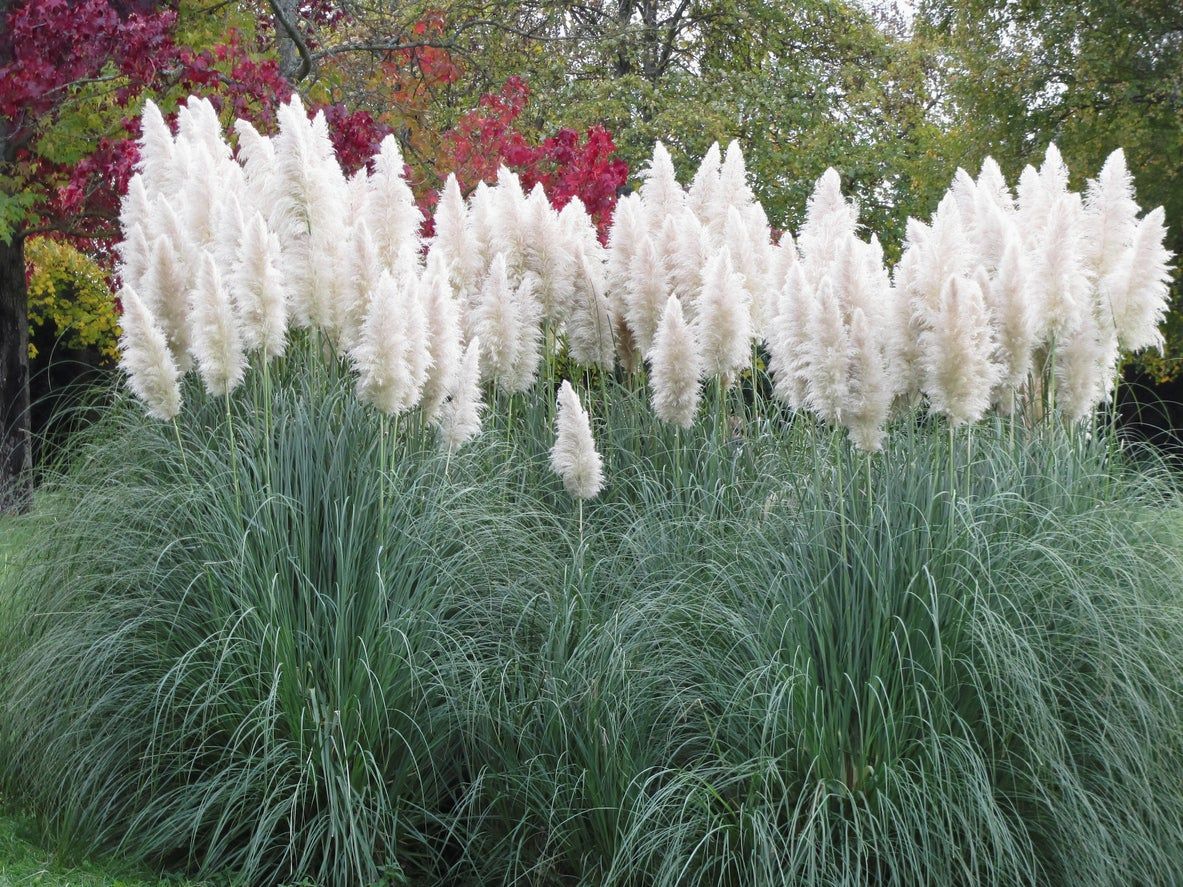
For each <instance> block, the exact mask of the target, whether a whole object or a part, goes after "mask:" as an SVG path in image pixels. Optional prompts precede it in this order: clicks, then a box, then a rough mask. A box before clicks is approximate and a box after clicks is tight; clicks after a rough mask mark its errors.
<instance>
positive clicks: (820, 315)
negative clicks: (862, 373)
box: [801, 277, 851, 425]
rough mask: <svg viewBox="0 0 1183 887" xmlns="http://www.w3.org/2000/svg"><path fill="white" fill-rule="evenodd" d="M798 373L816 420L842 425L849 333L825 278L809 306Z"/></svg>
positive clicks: (847, 396)
mask: <svg viewBox="0 0 1183 887" xmlns="http://www.w3.org/2000/svg"><path fill="white" fill-rule="evenodd" d="M806 330H807V337H806V341H805V347H804V351H805V353H804V355H803V363H802V367H801V371H802V372H803V374H804V376H805V405H806V406H807V407H809V409H810V410H812V411H813V412H814V413H816V414H817V416H818V417H819V418H820V419H822V420H824V421H826V422H831V423H834V424H838V425H841V424H843V422H844V419H845V412H846V410H847V409H848V408H849V406H850V362H851V344H850V331H849V329H848V328H847V325H846V323H845V321H844V320H843V318H842V303H841V300H840V299H839V297H838V294H837V293H835V292H834V287H833V285H832V284H831V283H830V279H829V278H828V277H823V278H822V281H821V284H820V286H819V287H818V289H817V295H816V298H815V299H814V300H813V302H812V304H811V305H810V310H809V316H808V321H807V326H806Z"/></svg>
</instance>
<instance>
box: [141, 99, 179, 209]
mask: <svg viewBox="0 0 1183 887" xmlns="http://www.w3.org/2000/svg"><path fill="white" fill-rule="evenodd" d="M136 143H137V144H138V145H139V149H140V159H139V160H138V161H136V169H137V170H138V171H139V172H140V173H142V174H143V176H144V185H145V186H146V187H147V189H148V191H149V192H151V193H152V194H153V195H155V194H166V195H169V196H171V195H173V194H175V193H176V192H177V190H178V188H179V187H180V184H181V183H182V181H183V180H184V176H183V174H182V173H180V172H179V171H178V170H177V168H176V163H175V160H174V157H173V154H174V145H173V134H172V131H171V130H170V129H169V128H168V124H167V123H165V121H164V117H163V116H162V115H161V113H160V109H159V108H158V107H156V103H155V102H153V101H152V100H151V99H148V100H147V101H146V102H144V110H143V112H141V114H140V137H139V139H137V140H136Z"/></svg>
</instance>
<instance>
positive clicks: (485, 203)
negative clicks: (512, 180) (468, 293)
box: [468, 181, 501, 298]
mask: <svg viewBox="0 0 1183 887" xmlns="http://www.w3.org/2000/svg"><path fill="white" fill-rule="evenodd" d="M468 222H469V230H470V232H471V235H472V242H473V244H474V245H475V247H476V252H477V255H478V256H479V261H478V262H477V265H478V267H479V268H480V273H479V274H478V276H477V279H474V281H473V283H474V286H480V284H481V283H482V282H483V277H484V275H485V274H487V273H488V269H489V266H490V265H492V263H493V257H494V256H495V255H496V254H497V251H496V250H495V249H494V246H495V241H496V237H497V234H496V231H497V227H498V225H500V224H501V216H500V209H499V207H498V198H497V193H496V191H495V189H493V188H490V187H489V186H488V185H486V184H485V183H484V182H483V181H482V182H477V183H476V187H475V188H473V190H472V193H471V194H470V195H469V196H468ZM472 295H473V297H474V298H475V296H476V291H475V290H473V292H472Z"/></svg>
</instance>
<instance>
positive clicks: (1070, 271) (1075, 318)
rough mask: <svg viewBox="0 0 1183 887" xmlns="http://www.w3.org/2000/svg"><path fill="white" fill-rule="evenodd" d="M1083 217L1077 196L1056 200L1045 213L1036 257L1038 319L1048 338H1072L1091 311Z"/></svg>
mask: <svg viewBox="0 0 1183 887" xmlns="http://www.w3.org/2000/svg"><path fill="white" fill-rule="evenodd" d="M1083 216H1084V210H1083V207H1082V205H1081V203H1080V196H1079V195H1077V194H1069V195H1066V196H1061V197H1059V198H1057V199H1056V200H1055V201H1053V202H1052V204H1051V206H1050V207H1049V208H1048V211H1047V227H1046V229H1045V232H1044V237H1043V238H1042V240H1041V242H1040V243H1039V246H1038V248H1037V251H1036V256H1035V278H1036V280H1037V281H1038V282H1039V284H1040V292H1039V294H1038V299H1039V306H1040V307H1039V315H1038V317H1039V320H1040V330H1041V332H1042V334H1043V335H1044V336H1047V337H1052V336H1055V337H1056V338H1063V337H1064V336H1070V335H1072V333H1074V332H1075V331H1076V328H1077V327H1078V326H1080V324H1081V323H1082V322H1083V319H1084V315H1085V314H1086V313H1088V312H1089V311H1090V310H1091V306H1092V286H1091V283H1090V281H1089V276H1088V270H1087V269H1086V268H1085V257H1084V255H1083V250H1082V246H1083V244H1082V242H1081V228H1082V224H1081V223H1082V221H1083Z"/></svg>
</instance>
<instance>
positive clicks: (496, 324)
mask: <svg viewBox="0 0 1183 887" xmlns="http://www.w3.org/2000/svg"><path fill="white" fill-rule="evenodd" d="M513 295H514V294H513V287H512V286H511V285H510V283H509V273H508V270H507V268H506V262H505V254H504V253H498V254H497V255H496V257H494V259H493V264H492V267H490V269H489V274H488V276H487V277H486V278H485V282H484V284H483V285H482V286H481V290H480V293H479V294H478V297H477V304H476V310H475V311H474V312H473V321H474V323H473V330H472V332H471V334H470V335H469V338H470V339H472V338H479V339H480V341H481V376H482V377H483V378H486V379H493V380H494V381H496V382H498V384H501V383H502V380H504V379H506V378H508V377H510V376H512V374H513V371H514V364H515V360H516V355H517V349H518V345H519V343H520V341H521V338H522V335H523V333H522V330H521V329H520V328H519V316H518V311H517V307H516V305H515V304H514V298H513Z"/></svg>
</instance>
